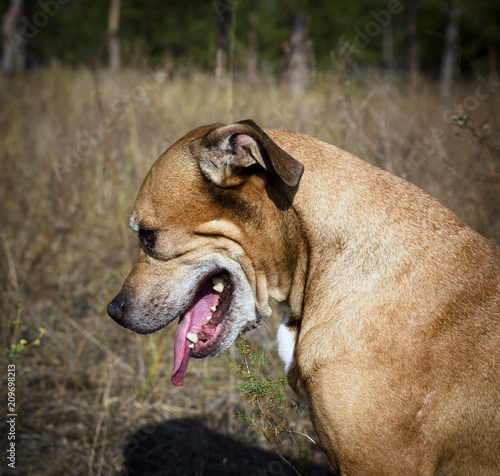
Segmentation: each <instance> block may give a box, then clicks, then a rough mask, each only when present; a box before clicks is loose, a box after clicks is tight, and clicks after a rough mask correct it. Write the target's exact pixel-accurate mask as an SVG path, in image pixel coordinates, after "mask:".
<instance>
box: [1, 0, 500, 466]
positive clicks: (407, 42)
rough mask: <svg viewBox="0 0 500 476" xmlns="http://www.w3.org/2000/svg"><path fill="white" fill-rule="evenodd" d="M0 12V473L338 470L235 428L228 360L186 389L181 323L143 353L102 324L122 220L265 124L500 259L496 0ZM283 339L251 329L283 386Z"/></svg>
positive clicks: (117, 269) (56, 1) (152, 4)
mask: <svg viewBox="0 0 500 476" xmlns="http://www.w3.org/2000/svg"><path fill="white" fill-rule="evenodd" d="M0 16H1V17H2V30H3V45H2V58H1V71H2V76H1V79H0V141H1V142H0V143H1V147H0V167H1V168H0V170H1V174H0V270H1V273H0V313H1V319H0V353H3V356H2V357H0V385H1V387H0V410H1V413H0V428H1V429H0V450H1V451H0V460H1V464H2V469H1V471H2V474H33V475H38V474H40V475H83V474H88V475H100V474H103V475H110V474H114V475H135V474H137V475H138V474H141V475H153V474H168V475H185V474H186V475H266V474H268V475H285V474H297V473H296V472H295V470H296V471H297V472H299V473H300V474H303V475H307V474H312V475H322V474H332V473H331V469H330V468H329V466H328V463H327V462H326V459H325V458H324V456H323V455H322V453H321V451H320V450H319V449H318V448H317V447H316V446H315V445H313V444H310V442H309V440H307V439H305V438H302V437H300V436H295V437H294V438H291V437H290V435H281V436H280V438H278V439H274V440H273V445H274V449H275V450H277V452H275V451H274V450H273V447H272V445H270V444H269V442H268V441H267V439H266V438H265V437H264V436H263V435H262V434H261V433H259V432H255V431H254V430H252V429H249V428H248V424H247V423H246V422H242V421H240V420H239V419H237V418H235V417H234V415H235V413H236V412H238V411H240V412H245V414H247V415H248V414H251V412H250V410H249V408H247V407H246V406H245V404H244V402H243V399H242V396H241V395H240V392H239V391H238V389H237V388H236V385H237V383H238V376H235V375H234V373H233V372H232V371H231V368H230V365H229V363H228V358H227V355H222V356H219V357H216V358H213V359H207V360H204V361H199V362H198V361H197V362H193V363H192V364H191V365H190V367H189V372H188V374H187V376H186V379H185V384H184V386H183V387H181V388H174V387H173V386H172V385H171V384H170V380H169V376H170V372H171V369H172V365H173V349H172V347H173V335H174V333H175V325H172V326H169V327H167V328H165V329H163V330H162V331H161V332H158V333H155V334H153V335H150V336H138V335H134V334H133V333H131V332H130V331H127V330H125V329H122V328H121V327H119V326H117V325H116V323H114V322H113V321H112V320H111V319H110V318H109V317H108V316H107V315H106V306H107V303H108V302H109V301H110V300H111V299H112V298H113V296H114V295H115V294H116V292H117V291H118V290H119V288H120V286H121V283H122V281H123V280H124V278H125V277H126V275H127V273H128V272H129V270H130V269H131V266H132V264H133V262H134V259H135V256H136V254H137V250H138V243H137V241H136V238H135V237H134V235H133V233H132V232H131V231H130V230H128V229H127V222H128V215H129V213H130V211H131V210H132V207H133V203H134V200H135V196H136V194H137V191H138V190H139V187H140V185H141V182H142V180H143V178H144V177H145V175H146V173H147V171H148V170H149V168H150V167H151V165H152V164H153V162H154V160H155V159H156V158H157V157H158V156H159V155H160V154H161V153H162V152H163V151H164V150H165V149H166V148H167V147H168V146H169V145H171V144H173V143H174V142H175V141H176V140H177V139H178V138H180V137H181V136H183V135H184V134H185V133H187V132H188V131H190V130H191V129H193V128H195V127H197V126H199V125H202V124H207V123H213V122H230V121H236V120H241V119H247V118H251V119H253V120H255V121H256V122H257V123H258V124H259V125H261V126H262V127H273V128H287V129H293V130H297V131H300V132H304V133H307V134H311V135H313V136H315V137H318V138H320V139H323V140H325V141H327V142H330V143H333V144H335V145H337V146H339V147H341V148H343V149H346V150H348V151H350V152H352V153H354V154H356V155H358V156H359V157H361V158H362V159H364V160H367V161H369V162H371V163H373V164H375V165H377V166H379V167H381V168H384V169H385V170H388V171H389V172H392V173H394V174H396V175H399V176H401V177H403V178H405V179H407V180H409V181H411V182H413V183H415V184H417V185H418V186H420V187H422V188H423V189H424V190H426V191H427V192H429V193H430V194H431V195H433V196H435V197H436V198H438V199H439V200H440V201H441V202H443V203H444V204H445V205H447V206H448V207H449V208H451V209H452V210H453V211H454V212H456V213H457V214H458V215H459V216H460V217H461V218H462V219H464V220H465V221H466V222H467V223H468V224H469V225H470V226H472V227H473V228H474V229H476V230H477V231H478V232H480V233H482V234H483V235H485V236H487V237H488V238H490V239H492V240H493V241H495V242H497V243H500V219H499V218H500V139H499V128H500V94H499V90H500V81H499V78H498V71H499V64H498V56H499V50H500V4H499V3H498V1H495V0H478V1H472V0H418V1H417V0H401V1H399V0H373V1H367V0H360V1H357V2H348V1H345V0H342V1H341V0H338V1H332V2H318V1H312V0H311V1H303V2H298V1H289V0H288V1H286V0H257V1H249V0H227V1H226V0H224V1H219V0H216V1H201V0H193V1H189V2H187V1H179V0H172V1H160V0H110V1H109V2H99V1H92V0H80V1H77V0H32V1H28V0H24V1H23V0H10V1H6V0H3V1H2V2H0ZM276 324H277V323H276V322H268V323H265V324H263V325H261V326H260V327H259V328H257V329H255V330H253V331H251V332H250V333H249V334H248V338H249V342H250V345H251V346H252V347H253V348H255V349H261V350H263V351H264V352H265V353H266V354H267V355H268V359H267V361H266V364H265V365H264V366H263V367H262V369H261V370H260V372H262V374H263V375H264V376H265V377H267V378H270V379H278V378H279V377H280V376H282V375H283V369H282V366H281V364H280V361H279V358H278V356H277V354H276V350H275V344H274V336H275V327H276ZM230 354H231V355H232V357H233V358H235V359H236V360H237V359H238V358H241V357H238V353H237V352H236V351H235V350H234V349H233V350H231V352H230ZM10 366H14V368H15V371H14V374H15V389H14V405H15V410H16V411H15V415H16V416H15V417H8V415H9V414H12V412H11V411H10V410H11V407H10V406H9V404H10V403H11V402H9V398H11V397H9V395H10V393H12V388H13V387H12V381H11V380H9V379H12V378H13V377H12V371H11V370H10V369H11V368H12V367H10ZM9 392H10V393H9ZM289 402H293V395H290V396H289ZM286 415H287V417H288V419H289V421H290V425H291V426H292V428H294V429H295V430H297V431H300V432H307V433H308V434H309V435H311V437H312V438H313V439H314V438H315V436H314V431H313V429H312V427H311V425H310V422H309V420H308V417H307V415H306V414H305V413H304V412H302V411H299V410H298V409H297V408H288V409H287V410H286ZM12 418H14V424H13V426H11V425H10V424H9V419H12ZM12 429H13V431H14V433H13V434H14V436H15V440H12V441H13V442H14V443H15V446H14V449H15V451H14V460H15V468H13V467H12V466H9V464H10V463H11V460H10V459H8V457H9V455H10V454H9V453H8V452H7V449H9V448H11V446H10V443H11V442H12V441H11V440H9V439H8V438H9V436H10V434H11V433H10V431H11V430H12ZM278 453H279V454H278ZM282 456H285V457H286V458H287V460H288V461H289V462H291V463H292V464H293V466H294V468H295V469H292V468H291V467H290V466H289V465H288V464H287V463H286V462H285V461H284V460H283V459H282Z"/></svg>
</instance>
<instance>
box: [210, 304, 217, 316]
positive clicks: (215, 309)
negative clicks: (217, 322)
mask: <svg viewBox="0 0 500 476" xmlns="http://www.w3.org/2000/svg"><path fill="white" fill-rule="evenodd" d="M210 310H211V311H212V312H215V311H217V308H216V307H215V306H212V307H211V308H210ZM210 317H212V316H210Z"/></svg>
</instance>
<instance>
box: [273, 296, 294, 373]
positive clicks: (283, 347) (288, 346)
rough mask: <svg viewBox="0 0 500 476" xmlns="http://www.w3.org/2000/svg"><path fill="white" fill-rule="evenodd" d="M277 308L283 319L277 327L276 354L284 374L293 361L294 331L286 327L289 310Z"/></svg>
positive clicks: (282, 307) (284, 307)
mask: <svg viewBox="0 0 500 476" xmlns="http://www.w3.org/2000/svg"><path fill="white" fill-rule="evenodd" d="M278 306H279V307H280V308H281V312H282V314H283V317H282V319H281V323H280V325H279V327H278V333H277V336H276V338H277V341H278V354H279V356H280V359H281V360H282V362H283V364H284V366H285V372H286V373H288V371H289V370H290V367H291V366H292V363H293V360H294V351H295V337H296V336H295V330H294V329H293V328H291V327H290V326H288V325H287V324H288V322H289V320H290V310H289V309H288V308H287V307H286V306H280V305H279V304H278Z"/></svg>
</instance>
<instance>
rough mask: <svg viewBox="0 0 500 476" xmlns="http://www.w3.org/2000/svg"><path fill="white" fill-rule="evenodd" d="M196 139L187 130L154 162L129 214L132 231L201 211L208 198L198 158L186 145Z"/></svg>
mask: <svg viewBox="0 0 500 476" xmlns="http://www.w3.org/2000/svg"><path fill="white" fill-rule="evenodd" d="M186 138H187V140H186ZM197 138H199V134H196V135H194V134H193V133H190V135H188V136H186V137H185V138H183V139H181V140H180V141H178V142H177V143H175V144H174V145H173V146H172V147H170V148H169V149H168V150H167V151H166V152H164V153H163V154H162V155H161V156H160V157H159V158H158V160H157V161H156V162H155V163H154V164H153V166H152V167H151V170H150V171H149V173H148V174H147V176H146V178H145V180H144V182H143V184H142V186H141V189H140V191H139V194H138V196H137V199H136V202H135V206H134V211H133V212H132V215H131V217H130V226H131V228H132V229H133V230H134V231H137V230H138V229H139V228H152V229H159V228H162V227H164V226H165V224H166V223H168V222H175V221H178V220H181V221H184V220H185V219H187V218H189V217H193V215H199V214H200V213H202V211H201V210H202V209H203V207H204V205H206V202H207V198H208V197H207V195H206V190H205V188H206V187H205V186H204V182H203V178H202V175H201V173H200V168H199V163H198V160H197V158H196V157H194V156H193V155H192V152H191V148H190V147H189V145H190V143H191V142H192V141H193V140H196V139H197ZM194 218H195V219H198V218H199V217H198V216H195V217H194Z"/></svg>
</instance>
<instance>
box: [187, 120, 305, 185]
mask: <svg viewBox="0 0 500 476" xmlns="http://www.w3.org/2000/svg"><path fill="white" fill-rule="evenodd" d="M193 145H194V144H193ZM194 147H196V150H194V151H193V152H194V153H195V154H196V155H197V156H198V157H199V160H200V167H201V170H202V172H203V174H204V175H205V176H206V177H207V178H208V179H210V180H211V181H212V182H214V183H216V184H217V185H219V186H221V187H231V186H235V185H238V184H240V183H242V182H243V181H244V180H245V176H246V175H248V174H249V173H251V167H252V166H256V167H260V168H261V169H264V170H265V171H266V172H268V173H269V174H270V175H272V176H275V177H277V178H279V180H281V181H282V182H283V183H285V184H286V185H288V186H289V187H297V185H298V184H299V181H300V178H301V176H302V172H303V171H304V166H303V165H302V164H301V163H300V162H299V161H298V160H296V159H294V158H293V157H292V156H291V155H289V154H287V153H286V152H285V151H284V150H283V149H281V148H280V147H278V146H277V145H276V144H275V143H274V142H273V141H272V140H271V138H270V137H269V136H268V135H267V134H266V133H265V132H264V131H263V130H262V129H261V128H260V127H259V126H258V125H257V124H255V122H253V121H251V120H246V121H241V122H237V123H235V124H230V125H224V126H220V127H217V128H215V129H213V130H211V131H210V132H208V133H207V134H206V135H205V136H204V137H202V138H201V140H200V141H199V142H197V143H196V145H194Z"/></svg>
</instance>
